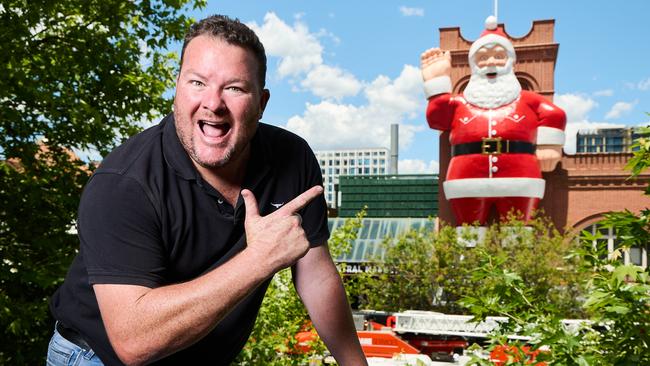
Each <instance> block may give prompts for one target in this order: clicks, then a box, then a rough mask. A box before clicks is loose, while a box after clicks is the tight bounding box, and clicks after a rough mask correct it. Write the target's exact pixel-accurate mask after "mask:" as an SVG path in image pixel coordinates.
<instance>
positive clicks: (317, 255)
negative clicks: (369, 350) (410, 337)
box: [292, 245, 367, 366]
mask: <svg viewBox="0 0 650 366" xmlns="http://www.w3.org/2000/svg"><path fill="white" fill-rule="evenodd" d="M292 270H293V281H294V285H295V287H296V291H297V292H298V294H299V295H300V298H301V299H302V302H303V303H304V304H305V307H306V308H307V311H308V312H309V316H310V318H311V321H312V322H313V324H314V326H315V327H316V330H317V331H318V335H319V336H320V337H321V338H322V339H323V341H324V342H325V345H327V348H328V349H329V350H330V352H332V355H333V356H334V358H335V359H336V361H337V362H338V363H339V365H342V366H349V365H355V366H356V365H367V361H366V358H365V356H364V354H363V351H362V350H361V345H360V344H359V338H358V337H357V332H356V330H355V328H354V322H353V320H352V314H351V312H350V305H349V304H348V300H347V297H346V295H345V290H344V288H343V284H342V283H341V277H340V276H339V273H338V271H337V270H336V266H335V265H334V262H333V261H332V258H331V256H330V254H329V251H328V249H327V245H321V246H318V247H314V248H311V249H310V250H309V252H307V254H306V255H305V256H304V257H302V258H300V259H299V260H298V262H296V264H295V265H294V266H293V267H292Z"/></svg>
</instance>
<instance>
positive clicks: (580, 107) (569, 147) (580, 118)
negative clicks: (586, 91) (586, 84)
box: [553, 93, 623, 154]
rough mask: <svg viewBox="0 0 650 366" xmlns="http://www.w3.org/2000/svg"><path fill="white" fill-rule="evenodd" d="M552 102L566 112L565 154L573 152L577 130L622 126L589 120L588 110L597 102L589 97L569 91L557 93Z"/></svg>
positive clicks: (595, 105)
mask: <svg viewBox="0 0 650 366" xmlns="http://www.w3.org/2000/svg"><path fill="white" fill-rule="evenodd" d="M553 102H554V103H555V104H557V105H558V106H559V107H560V108H562V109H564V111H565V112H566V114H567V125H566V129H565V131H564V132H565V134H566V141H565V143H564V152H565V153H567V154H575V152H576V134H577V133H578V131H579V130H593V129H598V128H614V127H623V125H622V124H614V123H607V122H593V121H590V120H589V112H590V111H591V110H592V109H594V108H595V107H597V106H598V103H596V102H595V101H594V100H593V99H591V98H589V97H585V96H583V95H579V94H571V93H567V94H557V95H555V98H553Z"/></svg>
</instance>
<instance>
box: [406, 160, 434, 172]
mask: <svg viewBox="0 0 650 366" xmlns="http://www.w3.org/2000/svg"><path fill="white" fill-rule="evenodd" d="M398 164H399V165H398V167H397V168H398V171H399V173H400V174H438V171H439V170H440V164H439V163H438V162H437V161H435V160H431V161H429V162H428V163H427V162H425V161H424V160H419V159H404V160H400V161H399V163H398Z"/></svg>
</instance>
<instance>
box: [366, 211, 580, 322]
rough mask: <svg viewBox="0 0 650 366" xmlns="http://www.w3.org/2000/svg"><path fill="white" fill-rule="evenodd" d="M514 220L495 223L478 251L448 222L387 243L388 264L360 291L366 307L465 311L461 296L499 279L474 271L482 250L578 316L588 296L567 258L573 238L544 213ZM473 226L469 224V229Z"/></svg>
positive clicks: (369, 278) (573, 242)
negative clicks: (435, 229) (579, 300)
mask: <svg viewBox="0 0 650 366" xmlns="http://www.w3.org/2000/svg"><path fill="white" fill-rule="evenodd" d="M529 225H530V226H528V227H526V226H524V225H523V223H521V222H518V221H516V220H514V219H513V220H511V221H510V222H508V223H505V224H501V225H499V224H495V225H493V226H491V227H490V228H489V229H488V230H487V232H486V234H485V237H484V239H483V240H482V241H479V245H478V246H477V248H467V247H466V243H467V241H468V239H472V240H473V241H475V242H476V241H478V238H476V237H474V238H468V237H466V236H471V235H472V234H471V233H467V234H464V233H461V235H460V236H459V235H458V233H457V231H456V230H455V228H452V227H442V228H441V229H440V230H439V232H437V233H436V232H433V231H425V230H416V231H413V230H412V231H409V232H406V233H405V234H404V235H402V236H400V237H398V238H396V239H394V240H391V239H388V240H386V241H385V242H384V246H385V250H386V252H385V255H384V260H383V262H381V263H379V262H378V264H377V266H378V267H379V268H380V270H379V271H378V273H370V274H363V275H362V276H363V280H360V281H359V282H360V284H359V286H360V289H359V290H358V291H359V293H360V294H361V295H360V298H362V299H363V301H362V304H361V306H362V307H367V308H371V309H375V310H386V311H400V310H406V309H418V310H433V311H440V312H445V313H463V312H465V311H466V310H465V309H464V308H463V307H462V306H461V305H460V303H459V302H458V300H459V299H460V298H462V297H464V296H468V295H472V294H476V292H477V291H478V289H480V288H483V287H485V286H489V285H492V282H494V281H500V280H502V279H501V278H498V279H497V278H491V277H489V276H484V277H477V274H476V273H475V272H474V271H475V269H476V268H479V267H480V266H481V264H482V261H483V255H484V254H485V253H487V255H489V256H490V258H492V260H493V261H496V262H498V263H499V266H500V268H502V269H504V270H507V271H509V272H512V273H519V274H520V276H521V277H520V278H521V280H522V281H523V282H524V283H525V285H526V287H527V288H528V289H529V291H533V292H534V293H535V295H536V296H539V297H544V298H546V299H548V301H551V302H553V303H554V304H556V305H557V306H559V307H560V308H561V309H562V311H564V312H565V313H566V314H567V315H579V314H581V310H580V308H579V305H578V304H577V303H576V298H577V297H578V296H579V295H580V294H581V293H582V289H581V288H580V286H578V285H577V284H578V283H579V282H580V281H579V280H578V277H579V276H580V274H579V273H577V271H575V267H576V262H575V260H571V259H566V258H565V257H566V256H567V255H568V254H569V252H570V250H571V249H573V248H574V247H575V243H576V242H575V241H574V240H572V238H571V237H570V236H568V237H565V236H564V235H562V234H560V233H559V232H558V231H557V230H554V229H553V228H552V225H551V224H550V223H549V222H548V221H547V220H544V219H542V218H538V219H535V220H533V221H532V222H530V223H529ZM468 231H470V228H468Z"/></svg>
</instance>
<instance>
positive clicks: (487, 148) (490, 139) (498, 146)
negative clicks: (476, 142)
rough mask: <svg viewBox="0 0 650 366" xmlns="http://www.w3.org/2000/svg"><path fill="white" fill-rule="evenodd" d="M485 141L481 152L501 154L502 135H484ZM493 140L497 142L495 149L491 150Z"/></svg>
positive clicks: (484, 153)
mask: <svg viewBox="0 0 650 366" xmlns="http://www.w3.org/2000/svg"><path fill="white" fill-rule="evenodd" d="M482 140H483V143H482V144H481V154H483V155H490V154H491V155H499V154H501V137H483V139H482ZM491 142H496V149H495V151H490V148H491V147H492V145H490V143H491Z"/></svg>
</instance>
